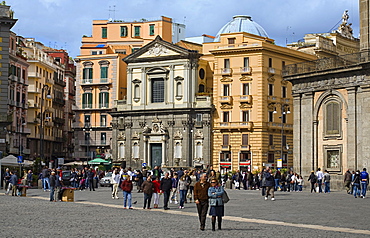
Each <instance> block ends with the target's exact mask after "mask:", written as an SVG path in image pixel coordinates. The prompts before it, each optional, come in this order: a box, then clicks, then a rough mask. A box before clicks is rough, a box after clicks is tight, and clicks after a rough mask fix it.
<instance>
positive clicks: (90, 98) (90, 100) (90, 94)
mask: <svg viewBox="0 0 370 238" xmlns="http://www.w3.org/2000/svg"><path fill="white" fill-rule="evenodd" d="M88 95H89V101H88V103H89V104H90V105H92V98H93V94H92V93H89V94H88Z"/></svg>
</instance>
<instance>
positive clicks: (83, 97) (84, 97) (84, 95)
mask: <svg viewBox="0 0 370 238" xmlns="http://www.w3.org/2000/svg"><path fill="white" fill-rule="evenodd" d="M85 104H86V93H84V94H82V108H85Z"/></svg>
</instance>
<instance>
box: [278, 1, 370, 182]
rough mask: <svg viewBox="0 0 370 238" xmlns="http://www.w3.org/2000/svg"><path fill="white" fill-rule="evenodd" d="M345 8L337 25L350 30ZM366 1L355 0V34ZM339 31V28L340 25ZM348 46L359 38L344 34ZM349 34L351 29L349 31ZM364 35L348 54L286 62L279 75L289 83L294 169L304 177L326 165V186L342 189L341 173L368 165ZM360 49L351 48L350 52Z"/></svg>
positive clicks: (364, 27) (364, 28)
mask: <svg viewBox="0 0 370 238" xmlns="http://www.w3.org/2000/svg"><path fill="white" fill-rule="evenodd" d="M346 14H347V12H345V13H344V15H343V20H342V24H341V26H342V27H345V28H349V27H350V26H351V24H349V23H348V22H347V20H348V16H346ZM368 15H369V1H368V0H367V1H360V19H361V32H360V35H361V37H362V36H366V35H367V36H368V35H369V32H370V31H369V18H368V17H366V16H368ZM339 30H340V29H339ZM339 30H338V33H337V34H341V36H340V37H347V41H352V42H353V44H352V46H351V48H350V49H351V50H352V48H353V47H358V46H359V44H358V40H357V39H354V38H353V36H352V35H348V34H343V32H340V31H339ZM349 32H351V31H349ZM368 42H369V39H366V38H361V39H360V45H361V46H363V47H364V48H362V49H360V51H359V52H357V53H353V54H343V53H345V52H338V55H337V56H335V57H330V58H322V59H319V60H316V61H312V62H303V63H299V64H294V65H287V66H286V68H285V72H284V78H285V79H286V80H288V81H290V82H291V83H292V84H293V89H292V90H293V101H294V111H295V112H296V113H295V114H294V170H295V171H297V172H298V173H300V174H302V175H303V176H309V174H310V172H311V171H312V170H314V171H316V170H317V169H318V168H321V169H322V170H324V169H327V170H328V171H329V173H330V174H331V186H332V187H333V188H335V189H340V188H342V187H343V174H344V173H345V172H346V171H347V169H350V170H357V169H360V170H362V168H365V167H367V166H368V165H369V159H368V154H369V152H370V151H369V148H368V146H367V144H368V142H367V141H368V140H369V139H370V138H369V128H370V127H369V126H370V125H369V123H368V118H369V111H370V110H369V103H368V99H369V96H370V95H369V93H370V91H369V88H370V81H369V80H370V76H369V73H370V72H369V62H370V58H369V55H370V54H369V47H368V45H369V44H368ZM358 50H359V48H355V52H356V51H358Z"/></svg>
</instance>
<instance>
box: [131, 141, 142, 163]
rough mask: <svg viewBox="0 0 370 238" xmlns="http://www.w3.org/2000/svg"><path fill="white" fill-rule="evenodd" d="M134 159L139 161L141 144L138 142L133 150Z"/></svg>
mask: <svg viewBox="0 0 370 238" xmlns="http://www.w3.org/2000/svg"><path fill="white" fill-rule="evenodd" d="M132 152H133V153H132V157H133V158H134V159H139V158H140V157H139V144H138V143H137V142H135V143H134V146H133V150H132Z"/></svg>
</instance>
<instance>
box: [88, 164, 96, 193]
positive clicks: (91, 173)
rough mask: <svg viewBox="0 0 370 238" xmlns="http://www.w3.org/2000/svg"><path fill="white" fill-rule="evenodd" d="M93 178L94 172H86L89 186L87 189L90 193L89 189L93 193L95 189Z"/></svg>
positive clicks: (90, 170)
mask: <svg viewBox="0 0 370 238" xmlns="http://www.w3.org/2000/svg"><path fill="white" fill-rule="evenodd" d="M94 177H95V174H94V172H93V171H92V169H91V168H90V169H89V170H88V171H87V183H88V184H89V189H90V191H91V189H92V190H93V191H95V188H94Z"/></svg>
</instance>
